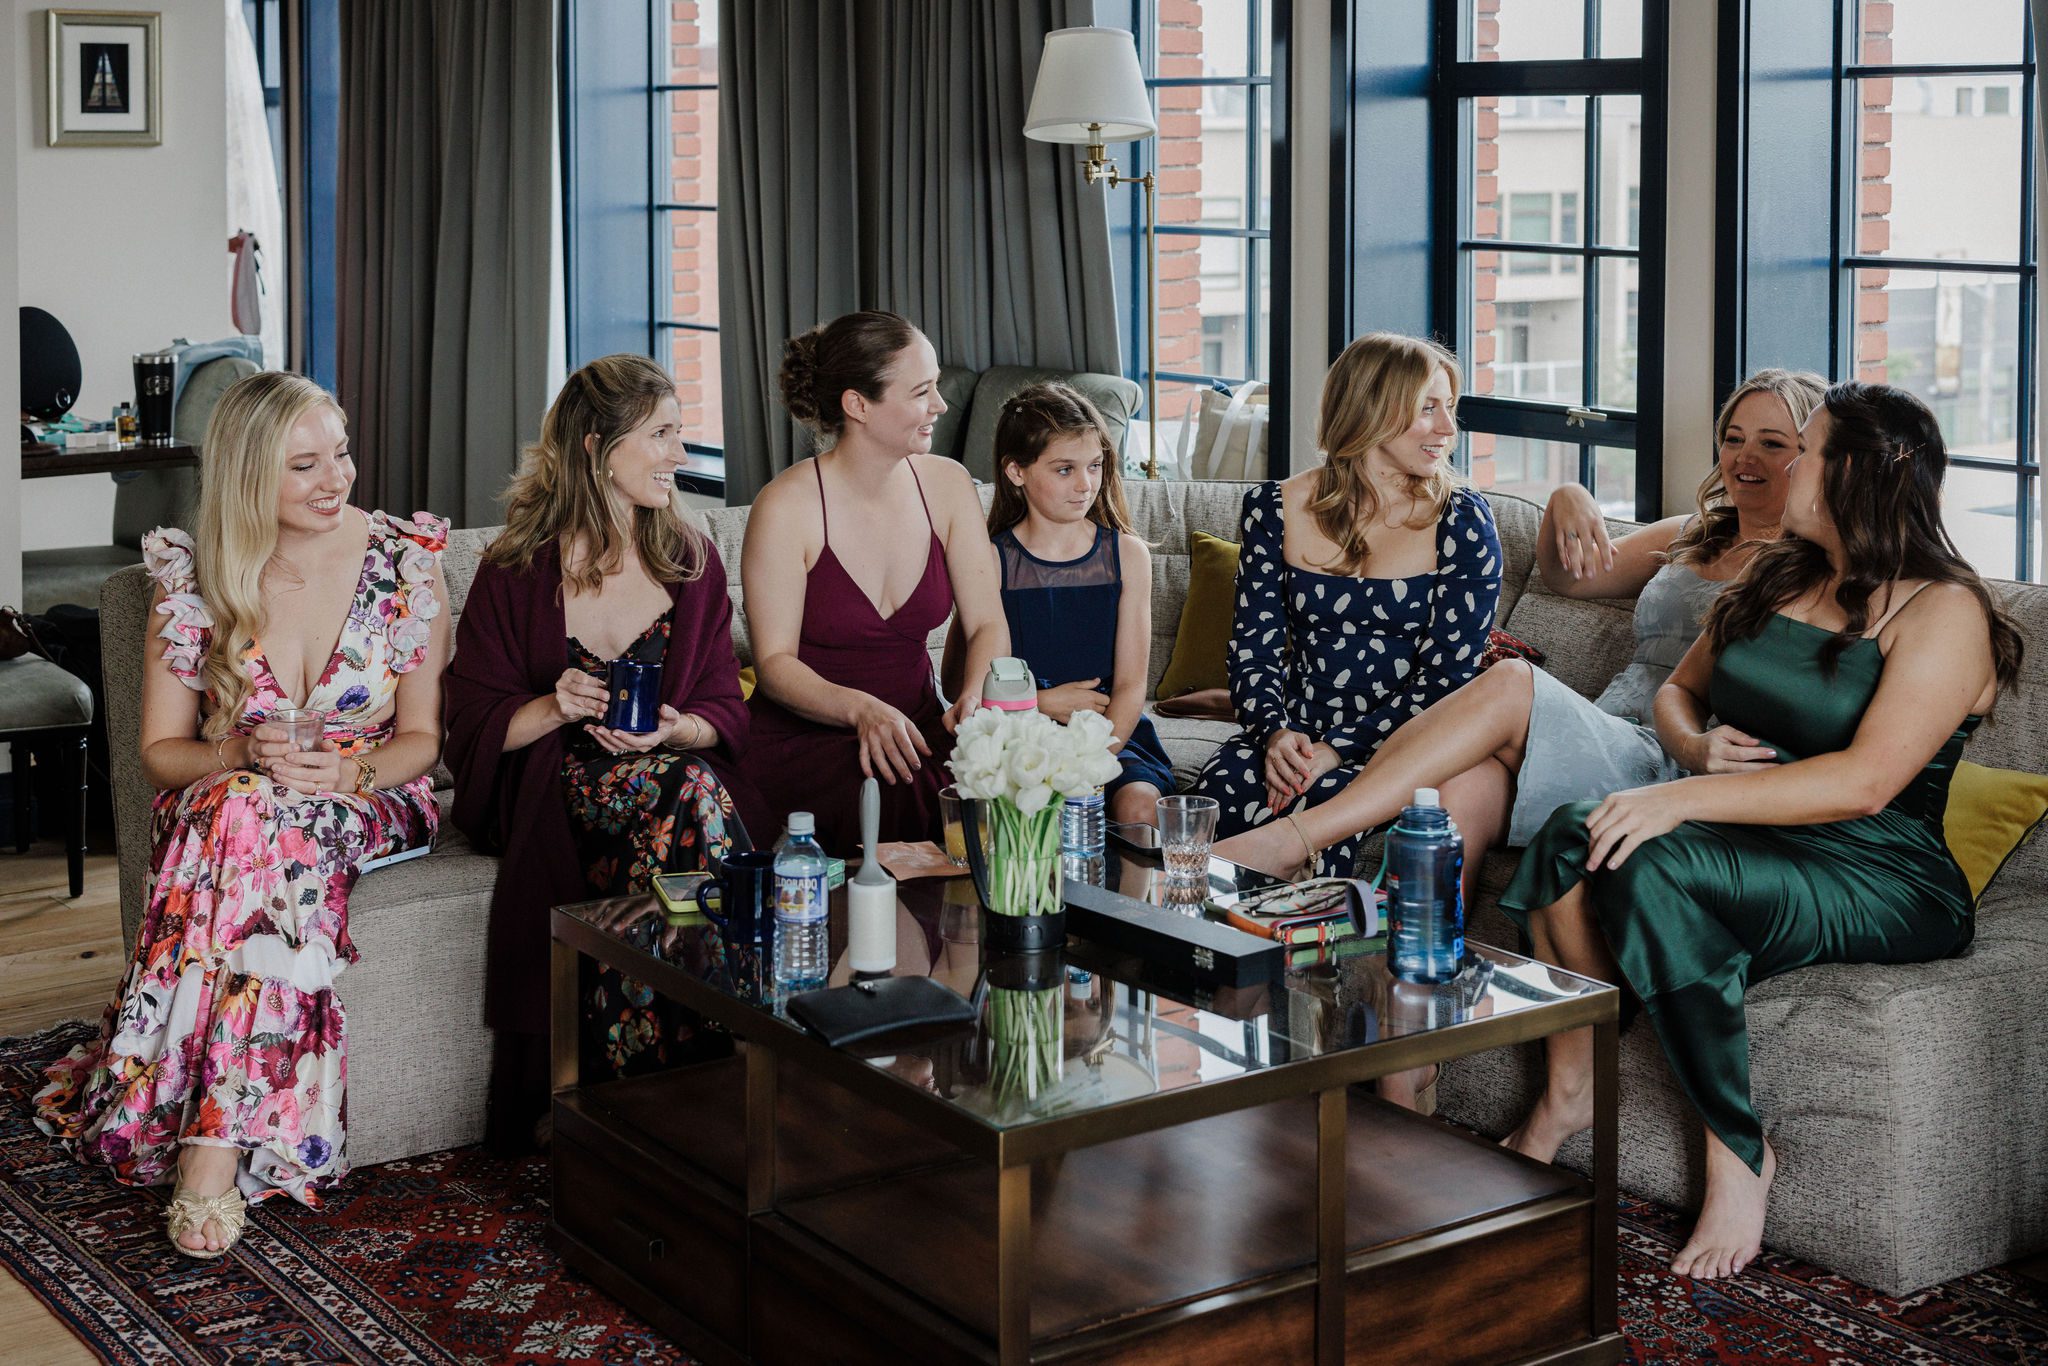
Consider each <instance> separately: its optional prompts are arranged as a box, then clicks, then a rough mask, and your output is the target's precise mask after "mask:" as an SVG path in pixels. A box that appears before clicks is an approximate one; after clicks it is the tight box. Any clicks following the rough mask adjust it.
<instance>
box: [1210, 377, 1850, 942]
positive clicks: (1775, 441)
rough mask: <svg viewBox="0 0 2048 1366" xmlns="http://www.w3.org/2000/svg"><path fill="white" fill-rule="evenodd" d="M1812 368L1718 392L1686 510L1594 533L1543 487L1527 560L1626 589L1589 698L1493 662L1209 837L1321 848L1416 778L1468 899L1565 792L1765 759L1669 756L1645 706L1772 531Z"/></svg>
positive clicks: (1568, 577) (1251, 850) (1575, 510)
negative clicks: (1484, 858)
mask: <svg viewBox="0 0 2048 1366" xmlns="http://www.w3.org/2000/svg"><path fill="white" fill-rule="evenodd" d="M1826 387H1827V381H1825V380H1823V379H1822V378H1821V377H1820V376H1818V375H1813V374H1807V373H1804V372H1797V373H1795V372H1791V371H1785V370H1759V371H1758V372H1757V373H1755V374H1754V375H1751V376H1750V377H1749V378H1748V379H1747V380H1744V381H1743V382H1742V384H1741V385H1740V386H1739V387H1737V389H1736V390H1735V392H1734V393H1733V394H1731V395H1729V397H1728V401H1727V402H1726V403H1724V404H1722V405H1721V411H1720V414H1719V416H1718V417H1717V418H1716V419H1715V421H1714V438H1715V446H1716V449H1717V457H1716V459H1715V463H1714V468H1713V470H1712V471H1711V472H1710V473H1709V474H1708V475H1707V478H1706V479H1705V481H1703V482H1702V483H1701V485H1700V488H1699V495H1698V502H1699V510H1698V512H1697V513H1688V514H1685V515H1682V516H1677V517H1667V518H1665V519H1664V520H1662V521H1660V522H1654V523H1652V524H1651V525H1649V526H1646V527H1641V528H1639V529H1637V530H1635V531H1632V532H1630V533H1629V534H1628V535H1626V536H1624V537H1622V538H1621V539H1620V540H1618V541H1614V542H1612V543H1610V542H1609V541H1608V538H1607V528H1606V522H1605V519H1604V518H1602V516H1601V515H1600V509H1599V507H1598V506H1597V505H1596V504H1595V503H1594V502H1593V497H1592V495H1591V494H1590V493H1588V492H1587V491H1586V490H1585V489H1584V488H1582V487H1580V486H1579V485H1577V484H1568V485H1566V486H1565V487H1563V488H1560V489H1559V490H1557V492H1556V493H1554V494H1552V495H1551V498H1550V502H1549V505H1548V506H1547V507H1545V508H1544V510H1543V525H1542V528H1541V530H1540V531H1539V532H1538V533H1537V539H1536V562H1537V568H1538V569H1539V571H1540V572H1541V573H1542V575H1543V582H1544V583H1545V584H1546V585H1547V586H1548V587H1549V588H1550V590H1551V591H1552V592H1553V593H1558V594H1561V595H1563V596H1565V597H1572V598H1629V597H1633V598H1635V600H1636V606H1635V633H1636V648H1635V653H1634V655H1633V657H1632V658H1631V659H1630V661H1629V664H1628V667H1626V668H1624V669H1623V670H1622V671H1621V672H1620V673H1618V674H1616V675H1615V676H1614V678H1613V680H1612V681H1610V682H1609V683H1608V685H1607V688H1606V690H1605V691H1604V692H1602V693H1601V694H1600V697H1599V698H1598V700H1596V701H1592V702H1588V701H1587V700H1586V699H1585V698H1583V697H1581V696H1580V695H1579V694H1578V693H1576V692H1574V691H1572V689H1571V688H1569V687H1567V686H1566V685H1565V684H1563V683H1561V682H1559V681H1558V680H1557V679H1556V678H1555V677H1553V676H1552V675H1550V674H1547V673H1545V672H1544V671H1543V670H1541V669H1538V668H1534V667H1532V666H1530V665H1529V664H1527V663H1526V662H1524V661H1522V660H1519V659H1510V660H1504V661H1502V662H1501V663H1499V664H1496V665H1494V666H1493V667H1492V668H1490V669H1488V670H1486V671H1485V672H1484V673H1482V674H1480V675H1479V677H1477V678H1475V679H1473V680H1472V681H1471V682H1470V683H1467V684H1466V685H1465V686H1464V687H1462V688H1460V689H1458V691H1456V692H1454V693H1452V694H1451V695H1450V696H1448V697H1446V698H1444V699H1443V700H1442V701H1440V702H1438V703H1437V704H1436V705H1434V706H1432V707H1431V708H1429V710H1427V711H1425V712H1423V713H1422V715H1420V716H1418V717H1415V718H1414V719H1413V720H1410V721H1408V722H1407V723H1406V724H1404V725H1403V726H1402V727H1401V728H1400V729H1399V730H1397V731H1395V732H1394V734H1393V735H1391V736H1389V737H1388V738H1387V741H1386V743H1385V744H1383V745H1381V746H1380V748H1379V751H1378V752H1377V753H1376V754H1374V755H1373V757H1372V760H1371V761H1370V762H1369V763H1368V764H1366V766H1365V768H1364V769H1363V770H1362V771H1361V772H1360V773H1359V775H1358V776H1357V777H1356V778H1354V779H1352V780H1351V783H1350V784H1349V785H1348V786H1347V787H1346V788H1345V789H1344V790H1343V791H1342V792H1341V793H1339V794H1337V795H1336V796H1335V797H1332V798H1331V799H1330V800H1328V801H1326V802H1324V803H1323V804H1322V805H1321V806H1318V807H1315V808H1313V809H1311V810H1307V811H1302V812H1299V813H1297V814H1296V815H1295V816H1294V818H1293V819H1291V820H1289V821H1285V822H1277V821H1276V822H1270V823H1268V824H1266V825H1262V826H1260V827H1258V828H1257V829H1253V830H1248V831H1246V832H1245V833H1243V834H1241V835H1236V836H1234V837H1232V838H1230V839H1227V840H1223V841H1220V842H1219V843H1218V844H1217V845H1216V850H1215V852H1216V853H1217V855H1218V856H1220V857H1222V858H1227V859H1231V860H1233V861H1235V862H1237V863H1242V864H1246V865H1248V866H1250V867H1254V868H1263V869H1267V870H1269V871H1273V872H1279V873H1285V872H1291V871H1293V870H1294V869H1296V868H1298V867H1300V866H1301V865H1302V864H1303V863H1304V862H1306V861H1309V860H1310V859H1312V857H1313V855H1314V854H1315V853H1316V852H1317V851H1319V850H1321V849H1323V848H1324V847H1326V846H1328V845H1331V844H1335V843H1337V842H1338V841H1340V840H1347V839H1352V838H1355V837H1356V836H1357V835H1359V834H1360V833H1361V832H1363V831H1366V830H1371V829H1373V828H1375V827H1376V826H1379V825H1382V824H1384V823H1386V822H1387V821H1390V820H1392V819H1393V818H1394V817H1395V816H1397V815H1399V814H1400V811H1401V808H1402V806H1403V805H1405V804H1406V803H1407V802H1408V801H1409V799H1410V798H1411V796H1412V795H1413V793H1414V791H1415V789H1416V788H1418V787H1434V788H1437V789H1439V790H1440V791H1441V792H1442V794H1443V802H1444V805H1445V806H1446V807H1447V808H1449V809H1450V811H1451V813H1452V814H1453V816H1454V817H1455V818H1456V820H1457V822H1458V827H1459V830H1460V831H1461V833H1462V834H1463V835H1464V839H1465V896H1466V901H1467V902H1468V904H1469V902H1470V901H1471V898H1472V892H1473V885H1474V881H1475V879H1476V877H1477V874H1478V868H1479V861H1480V860H1479V855H1480V854H1482V853H1484V852H1485V851H1486V850H1487V849H1489V848H1491V847H1493V846H1494V845H1496V844H1501V843H1505V844H1508V845H1516V846H1519V845H1525V844H1527V843H1528V841H1529V839H1530V837H1531V836H1533V835H1534V834H1535V833H1536V831H1537V830H1539V829H1541V828H1542V826H1543V822H1544V821H1545V820H1547V819H1549V816H1550V813H1551V812H1552V811H1554V810H1555V809H1557V808H1558V807H1559V806H1562V805H1564V804H1566V803H1567V802H1574V801H1580V800H1588V799H1599V798H1604V797H1606V796H1607V795H1608V794H1609V793H1610V792H1618V791H1625V790H1627V789H1629V788H1635V787H1643V786H1646V785H1648V784H1651V783H1657V782H1668V781H1670V780H1672V779H1674V778H1679V777H1682V776H1684V775H1685V774H1686V773H1688V772H1691V773H1727V772H1739V771H1742V770H1745V769H1750V768H1759V767H1763V766H1766V765H1769V764H1771V763H1772V762H1773V760H1774V756H1773V755H1772V753H1771V752H1770V750H1768V749H1767V748H1765V747H1763V746H1762V745H1760V744H1759V743H1758V742H1757V741H1756V739H1755V738H1754V737H1752V736H1749V735H1745V734H1742V733H1741V732H1738V731H1736V730H1734V729H1733V728H1731V727H1727V726H1720V727H1716V728H1715V729H1713V730H1711V731H1709V732H1708V733H1707V734H1705V735H1702V736H1700V737H1698V740H1697V741H1696V743H1695V744H1694V746H1693V747H1692V748H1693V751H1694V752H1691V753H1686V754H1676V755H1674V754H1670V753H1667V752H1666V751H1665V749H1664V747H1663V745H1661V744H1660V743H1659V742H1658V740H1657V732H1656V729H1655V722H1654V719H1653V717H1652V715H1651V704H1652V701H1653V699H1655V697H1656V695H1657V689H1658V688H1659V687H1661V686H1663V683H1664V680H1665V678H1666V677H1668V676H1669V675H1670V673H1671V670H1672V669H1673V668H1674V667H1676V666H1677V664H1678V661H1679V659H1680V658H1681V657H1682V656H1683V655H1684V654H1685V652H1686V650H1687V649H1688V648H1689V647H1690V646H1691V645H1692V642H1693V639H1694V637H1696V636H1697V635H1698V634H1699V629H1700V619H1701V617H1702V616H1703V615H1704V614H1705V612H1706V610H1707V607H1708V605H1709V604H1710V603H1712V601H1713V600H1714V598H1715V596H1716V595H1717V594H1718V593H1719V592H1720V591H1721V589H1722V588H1723V587H1724V586H1726V585H1727V584H1728V582H1729V581H1730V580H1732V579H1734V578H1735V576H1736V575H1738V574H1739V573H1741V572H1742V569H1743V567H1744V566H1746V565H1747V564H1748V563H1749V560H1750V556H1751V555H1752V554H1753V553H1754V552H1755V550H1756V547H1757V546H1758V545H1760V544H1762V543H1764V542H1766V541H1772V540H1776V539H1777V537H1778V523H1779V519H1780V518H1781V517H1782V516H1783V515H1784V511H1785V490H1786V483H1787V481H1786V473H1785V471H1786V468H1787V466H1789V465H1790V464H1791V463H1792V458H1793V456H1795V455H1797V454H1798V452H1799V428H1800V427H1801V426H1802V425H1803V424H1804V423H1805V421H1806V417H1807V414H1808V413H1810V412H1811V411H1812V410H1813V408H1814V405H1816V404H1817V403H1819V402H1820V397H1821V394H1822V392H1823V391H1824V390H1825V389H1826Z"/></svg>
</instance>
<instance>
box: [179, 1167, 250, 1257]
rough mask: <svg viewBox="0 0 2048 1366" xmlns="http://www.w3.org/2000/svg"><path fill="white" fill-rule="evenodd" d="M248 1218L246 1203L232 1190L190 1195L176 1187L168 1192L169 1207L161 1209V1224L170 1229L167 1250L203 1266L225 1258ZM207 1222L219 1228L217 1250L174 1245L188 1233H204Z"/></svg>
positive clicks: (238, 1192) (230, 1187)
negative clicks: (169, 1193) (214, 1193)
mask: <svg viewBox="0 0 2048 1366" xmlns="http://www.w3.org/2000/svg"><path fill="white" fill-rule="evenodd" d="M248 1216H249V1202H248V1201H246V1200H244V1199H243V1198H242V1193H241V1192H240V1191H239V1190H236V1189H235V1188H234V1187H233V1186H229V1187H228V1188H227V1189H226V1190H224V1191H222V1192H221V1193H220V1194H219V1195H194V1194H192V1192H190V1191H188V1190H186V1189H185V1188H184V1187H183V1186H180V1187H178V1188H177V1189H176V1190H174V1191H172V1192H171V1203H170V1204H169V1205H167V1206H165V1207H164V1223H165V1224H166V1225H167V1226H168V1227H169V1229H170V1238H171V1246H172V1247H174V1248H176V1249H178V1251H180V1252H182V1253H184V1254H185V1255H186V1256H187V1257H197V1258H198V1259H199V1260H200V1261H203V1262H210V1261H212V1260H213V1259H214V1258H216V1257H224V1256H226V1255H227V1251H228V1249H229V1248H231V1247H233V1246H234V1245H235V1244H236V1242H238V1241H239V1240H240V1239H241V1236H242V1229H243V1228H244V1227H245V1226H246V1224H247V1223H248ZM208 1220H211V1221H213V1222H214V1223H216V1224H218V1225H220V1231H221V1238H222V1242H221V1245H220V1247H219V1249H218V1250H214V1249H210V1248H205V1247H186V1246H185V1245H184V1244H183V1243H181V1242H179V1241H178V1240H179V1239H180V1238H182V1237H184V1236H185V1235H186V1234H188V1233H194V1232H201V1231H202V1230H204V1229H205V1227H206V1224H207V1221H208ZM201 1236H204V1234H203V1233H202V1234H201Z"/></svg>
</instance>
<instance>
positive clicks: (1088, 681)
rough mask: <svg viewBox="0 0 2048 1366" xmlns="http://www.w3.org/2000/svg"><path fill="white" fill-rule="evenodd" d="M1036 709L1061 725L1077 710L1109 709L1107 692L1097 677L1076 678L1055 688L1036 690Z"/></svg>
mask: <svg viewBox="0 0 2048 1366" xmlns="http://www.w3.org/2000/svg"><path fill="white" fill-rule="evenodd" d="M1038 709H1039V710H1040V711H1041V712H1043V713H1045V714H1046V715H1047V716H1050V717H1051V718H1052V719H1053V720H1055V721H1057V722H1059V723H1060V724H1061V725H1063V726H1064V725H1065V724H1067V722H1068V721H1069V720H1071V719H1072V718H1073V715H1074V713H1075V712H1077V711H1098V712H1104V713H1107V712H1108V711H1109V694H1107V693H1105V692H1103V691H1102V680H1101V679H1099V678H1077V679H1075V680H1074V681H1073V682H1071V683H1062V684H1060V685H1059V686H1058V687H1057V688H1040V689H1039V690H1038Z"/></svg>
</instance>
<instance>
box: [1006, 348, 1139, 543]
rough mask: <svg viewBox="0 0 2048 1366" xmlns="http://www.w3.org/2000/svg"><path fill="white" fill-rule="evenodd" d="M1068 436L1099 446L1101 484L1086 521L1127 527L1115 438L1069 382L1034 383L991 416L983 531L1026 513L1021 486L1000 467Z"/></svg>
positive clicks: (1023, 462)
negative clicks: (989, 485)
mask: <svg viewBox="0 0 2048 1366" xmlns="http://www.w3.org/2000/svg"><path fill="white" fill-rule="evenodd" d="M1070 436H1083V437H1092V438H1094V440H1095V443H1096V445H1097V446H1098V447H1100V448H1101V451H1102V486H1101V487H1100V488H1098V489H1097V490H1096V491H1095V501H1094V502H1093V503H1090V504H1089V505H1088V520H1089V521H1091V522H1093V523H1095V524H1096V525H1097V526H1106V527H1108V528H1109V529H1110V530H1111V531H1129V530H1130V529H1131V510H1130V508H1129V507H1128V506H1126V504H1125V503H1124V481H1123V476H1122V474H1121V473H1120V472H1119V471H1118V470H1117V454H1116V443H1115V442H1114V441H1112V440H1111V439H1110V435H1109V424H1108V423H1107V422H1104V421H1103V420H1102V414H1101V413H1100V412H1099V411H1097V410H1096V407H1095V405H1094V404H1092V403H1090V402H1089V401H1088V397H1087V395H1085V394H1083V393H1082V392H1081V391H1080V390H1079V389H1076V388H1074V387H1073V386H1072V385H1070V384H1061V383H1059V382H1058V381H1053V382H1051V383H1047V384H1034V385H1032V386H1031V387H1030V388H1029V389H1025V390H1023V391H1022V392H1020V393H1018V394H1017V396H1016V397H1015V398H1012V399H1011V400H1010V401H1009V402H1008V403H1005V404H1004V405H1003V412H1002V416H1000V417H998V418H997V419H996V441H995V445H996V478H995V496H994V497H993V498H991V499H990V500H989V505H988V532H989V535H991V536H993V535H995V534H996V533H997V532H998V531H1001V530H1003V529H1004V528H1005V527H1013V526H1015V525H1017V523H1019V522H1021V521H1023V520H1024V517H1025V514H1026V513H1028V512H1030V510H1031V507H1030V504H1029V503H1027V502H1026V501H1025V498H1024V490H1023V489H1021V488H1018V487H1017V486H1016V485H1015V484H1013V483H1011V482H1010V480H1009V477H1008V476H1007V475H1005V474H1004V473H1003V466H1005V465H1015V466H1016V467H1017V468H1018V469H1029V468H1031V466H1033V465H1035V464H1036V463H1038V457H1040V456H1041V455H1044V454H1045V448H1046V447H1048V446H1050V445H1052V443H1053V442H1055V441H1062V440H1065V439H1066V438H1067V437H1070Z"/></svg>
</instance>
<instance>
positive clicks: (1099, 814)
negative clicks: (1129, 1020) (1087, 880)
mask: <svg viewBox="0 0 2048 1366" xmlns="http://www.w3.org/2000/svg"><path fill="white" fill-rule="evenodd" d="M1108 842H1109V828H1108V821H1107V819H1106V818H1105V817H1104V815H1103V809H1102V789H1101V788H1099V787H1098V788H1096V789H1095V790H1094V791H1093V792H1090V793H1087V794H1086V795H1084V796H1080V797H1069V798H1067V803H1066V805H1065V806H1063V807H1061V808H1060V853H1061V854H1063V855H1065V856H1067V857H1069V858H1097V857H1100V856H1101V854H1102V853H1103V851H1104V848H1105V846H1106V845H1107V844H1108Z"/></svg>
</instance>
